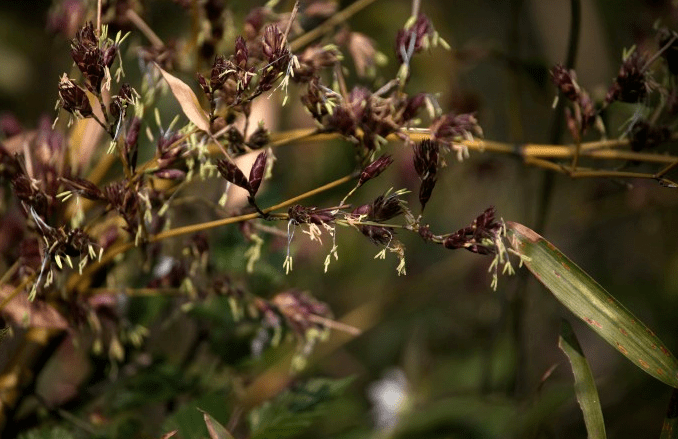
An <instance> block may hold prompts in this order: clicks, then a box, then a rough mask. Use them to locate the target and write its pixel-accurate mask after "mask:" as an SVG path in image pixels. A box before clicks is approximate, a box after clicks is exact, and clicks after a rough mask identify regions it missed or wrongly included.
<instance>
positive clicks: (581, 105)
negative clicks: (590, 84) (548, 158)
mask: <svg viewBox="0 0 678 439" xmlns="http://www.w3.org/2000/svg"><path fill="white" fill-rule="evenodd" d="M551 77H552V79H553V82H554V84H555V85H556V87H558V89H559V90H560V92H561V93H562V94H563V95H564V96H565V97H566V98H567V99H568V100H570V101H571V102H572V104H573V109H574V114H572V111H571V110H570V109H569V108H567V109H566V111H565V115H566V118H567V126H568V129H569V130H570V133H571V134H572V137H573V138H574V139H575V140H577V141H578V140H579V139H581V136H582V135H583V134H584V133H586V130H587V129H588V128H589V127H591V126H592V125H593V124H594V122H595V120H596V118H597V117H598V111H597V110H596V108H595V106H594V104H593V100H591V97H590V96H589V94H588V93H586V91H584V90H582V89H581V88H580V87H579V85H578V84H577V75H576V74H575V72H574V70H567V69H566V68H565V67H564V66H563V65H562V64H556V65H555V66H554V67H553V68H552V69H551Z"/></svg>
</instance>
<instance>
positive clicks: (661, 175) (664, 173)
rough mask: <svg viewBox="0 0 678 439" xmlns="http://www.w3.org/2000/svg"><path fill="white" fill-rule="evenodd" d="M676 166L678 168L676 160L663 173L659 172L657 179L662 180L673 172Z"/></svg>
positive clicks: (677, 160)
mask: <svg viewBox="0 0 678 439" xmlns="http://www.w3.org/2000/svg"><path fill="white" fill-rule="evenodd" d="M676 166H678V159H674V160H673V162H672V163H670V164H669V165H668V166H666V167H665V168H664V169H662V170H661V171H659V172H657V173H656V174H655V177H656V178H661V177H663V176H665V175H666V174H668V173H669V172H670V171H671V170H673V169H674V168H675V167H676Z"/></svg>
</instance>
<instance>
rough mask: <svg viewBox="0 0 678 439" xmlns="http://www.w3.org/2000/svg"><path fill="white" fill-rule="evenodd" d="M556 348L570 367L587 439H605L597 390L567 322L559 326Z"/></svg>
mask: <svg viewBox="0 0 678 439" xmlns="http://www.w3.org/2000/svg"><path fill="white" fill-rule="evenodd" d="M558 347H559V348H560V349H561V350H562V351H563V352H565V355H567V358H568V359H569V360H570V364H571V365H572V373H573V374H574V392H575V394H576V395H577V401H578V402H579V407H581V411H582V413H583V414H584V423H585V424H586V431H587V432H588V437H589V439H597V438H603V439H604V438H605V422H604V421H603V411H602V410H601V408H600V398H598V389H596V383H595V381H594V380H593V374H592V373H591V368H590V367H589V362H588V361H586V357H585V356H584V352H583V351H582V349H581V346H580V345H579V340H577V336H576V335H575V334H574V331H573V330H572V326H571V325H570V323H569V322H568V321H567V320H563V321H562V323H561V326H560V337H559V338H558Z"/></svg>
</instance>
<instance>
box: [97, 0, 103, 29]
mask: <svg viewBox="0 0 678 439" xmlns="http://www.w3.org/2000/svg"><path fill="white" fill-rule="evenodd" d="M101 3H102V0H97V36H99V37H100V36H101Z"/></svg>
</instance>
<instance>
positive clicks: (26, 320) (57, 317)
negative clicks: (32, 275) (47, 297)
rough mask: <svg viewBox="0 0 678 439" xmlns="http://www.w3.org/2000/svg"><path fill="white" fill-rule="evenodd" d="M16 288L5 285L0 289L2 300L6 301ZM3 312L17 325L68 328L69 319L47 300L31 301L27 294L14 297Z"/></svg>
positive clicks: (0, 298) (3, 314) (0, 299)
mask: <svg viewBox="0 0 678 439" xmlns="http://www.w3.org/2000/svg"><path fill="white" fill-rule="evenodd" d="M13 291H14V288H13V287H11V286H8V285H6V286H4V287H2V289H0V302H4V300H5V298H6V297H8V296H9V295H10V294H12V292H13ZM1 314H2V316H3V317H5V318H6V319H8V320H10V321H12V322H13V323H14V324H15V325H17V326H21V327H27V328H32V327H39V328H53V329H67V328H68V321H67V320H66V318H65V317H64V316H62V315H61V314H60V313H59V311H57V310H56V309H54V308H53V307H52V306H51V305H49V304H48V303H46V302H42V301H39V300H36V301H34V302H30V301H29V300H28V296H27V295H26V294H18V295H16V296H15V297H14V298H12V299H11V300H10V301H9V302H7V304H5V306H4V307H3V308H2V310H1Z"/></svg>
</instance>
